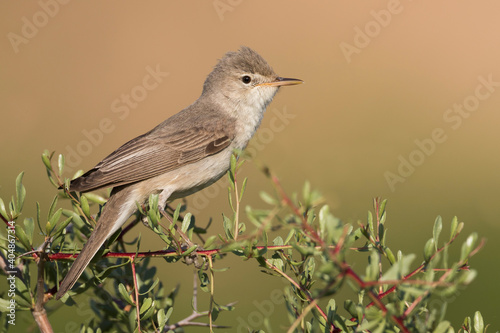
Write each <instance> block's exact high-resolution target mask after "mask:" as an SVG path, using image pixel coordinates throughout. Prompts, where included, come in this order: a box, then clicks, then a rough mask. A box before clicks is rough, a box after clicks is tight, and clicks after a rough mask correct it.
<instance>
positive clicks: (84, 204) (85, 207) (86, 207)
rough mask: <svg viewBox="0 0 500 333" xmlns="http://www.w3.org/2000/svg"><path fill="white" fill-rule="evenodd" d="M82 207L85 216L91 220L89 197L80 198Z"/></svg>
mask: <svg viewBox="0 0 500 333" xmlns="http://www.w3.org/2000/svg"><path fill="white" fill-rule="evenodd" d="M80 205H81V207H82V211H83V214H85V216H86V217H88V218H90V206H89V202H88V200H87V197H85V196H83V195H82V196H81V197H80Z"/></svg>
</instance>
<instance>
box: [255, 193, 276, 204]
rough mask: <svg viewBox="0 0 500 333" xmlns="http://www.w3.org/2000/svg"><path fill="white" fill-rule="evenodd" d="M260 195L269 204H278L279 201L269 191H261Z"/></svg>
mask: <svg viewBox="0 0 500 333" xmlns="http://www.w3.org/2000/svg"><path fill="white" fill-rule="evenodd" d="M259 196H260V198H261V199H262V201H264V202H265V203H267V204H269V205H272V206H276V205H277V204H278V202H277V201H276V199H275V198H273V197H272V196H271V195H270V194H268V193H267V192H264V191H261V192H260V193H259Z"/></svg>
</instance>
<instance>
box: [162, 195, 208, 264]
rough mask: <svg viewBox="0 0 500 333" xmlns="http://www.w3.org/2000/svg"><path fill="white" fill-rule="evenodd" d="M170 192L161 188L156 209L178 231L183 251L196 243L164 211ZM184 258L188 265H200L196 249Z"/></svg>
mask: <svg viewBox="0 0 500 333" xmlns="http://www.w3.org/2000/svg"><path fill="white" fill-rule="evenodd" d="M171 194H172V193H171V192H169V191H166V190H163V191H162V192H161V193H160V196H159V198H158V210H159V211H160V214H161V215H163V216H165V218H166V219H167V220H168V221H169V222H170V224H172V225H173V226H174V228H175V231H177V232H178V233H179V235H180V236H181V238H182V239H183V240H184V243H183V244H182V245H181V249H182V250H183V251H186V250H187V249H190V248H191V247H193V246H195V245H196V244H194V243H193V242H192V241H191V240H190V239H189V237H188V236H187V235H186V234H185V233H183V232H182V230H181V229H180V228H179V227H178V226H177V224H176V223H175V222H177V221H173V220H172V218H171V217H170V215H168V214H167V212H166V211H165V208H166V207H167V200H168V197H170V195H171ZM202 249H203V248H201V247H199V246H198V250H202ZM184 260H185V262H186V264H188V265H190V264H194V265H195V267H196V268H200V267H201V266H202V264H200V263H199V261H198V254H197V253H196V250H195V251H193V252H192V253H191V254H189V255H188V256H186V257H184Z"/></svg>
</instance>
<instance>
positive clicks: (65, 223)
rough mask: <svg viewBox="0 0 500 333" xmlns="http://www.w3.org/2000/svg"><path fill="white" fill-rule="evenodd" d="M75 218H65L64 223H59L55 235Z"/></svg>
mask: <svg viewBox="0 0 500 333" xmlns="http://www.w3.org/2000/svg"><path fill="white" fill-rule="evenodd" d="M71 220H73V217H71V216H70V217H68V218H67V219H66V220H64V221H63V222H62V223H59V225H58V226H57V229H56V231H55V232H54V236H57V235H59V234H60V233H61V232H62V231H63V230H64V229H65V228H66V227H67V226H68V224H69V223H70V222H71Z"/></svg>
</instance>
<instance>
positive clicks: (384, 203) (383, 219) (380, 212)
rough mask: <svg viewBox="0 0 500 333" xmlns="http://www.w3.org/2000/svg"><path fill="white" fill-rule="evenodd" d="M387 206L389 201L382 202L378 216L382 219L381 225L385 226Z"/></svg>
mask: <svg viewBox="0 0 500 333" xmlns="http://www.w3.org/2000/svg"><path fill="white" fill-rule="evenodd" d="M386 205H387V199H384V200H382V202H381V203H380V206H379V209H378V216H379V218H380V223H381V224H384V222H385V206H386Z"/></svg>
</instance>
